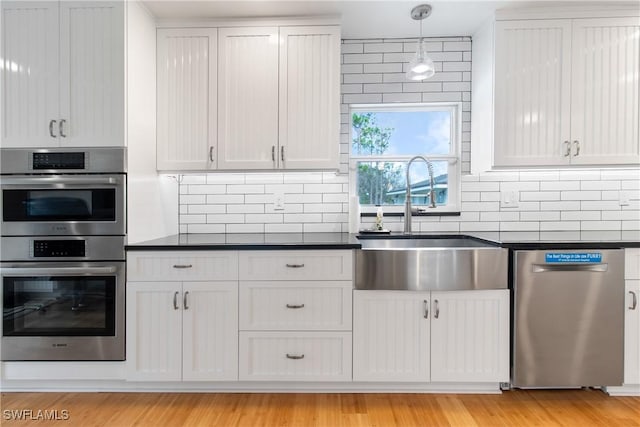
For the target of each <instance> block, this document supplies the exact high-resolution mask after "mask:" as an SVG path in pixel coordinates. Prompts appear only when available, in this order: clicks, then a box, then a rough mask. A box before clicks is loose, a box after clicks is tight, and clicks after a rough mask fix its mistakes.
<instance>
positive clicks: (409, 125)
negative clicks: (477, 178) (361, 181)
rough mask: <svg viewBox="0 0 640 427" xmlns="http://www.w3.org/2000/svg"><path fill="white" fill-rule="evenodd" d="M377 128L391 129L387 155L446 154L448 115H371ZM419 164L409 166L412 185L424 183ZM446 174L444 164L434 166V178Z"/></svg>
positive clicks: (417, 112) (408, 112) (388, 113)
mask: <svg viewBox="0 0 640 427" xmlns="http://www.w3.org/2000/svg"><path fill="white" fill-rule="evenodd" d="M374 114H375V117H376V122H377V124H378V126H380V127H381V128H392V129H393V132H392V135H391V139H390V141H389V142H390V144H389V145H390V147H389V150H388V151H387V152H386V153H385V154H389V155H394V154H396V155H413V154H423V155H426V156H427V157H428V154H449V144H450V135H451V114H450V112H448V111H403V112H375V113H374ZM419 163H422V162H416V163H414V164H413V165H412V166H411V179H412V181H413V182H416V181H418V180H423V179H426V177H427V176H428V175H427V168H426V165H424V164H422V165H421V164H419ZM446 172H447V165H446V162H437V163H435V164H434V173H435V175H440V174H443V173H446Z"/></svg>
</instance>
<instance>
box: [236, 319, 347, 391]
mask: <svg viewBox="0 0 640 427" xmlns="http://www.w3.org/2000/svg"><path fill="white" fill-rule="evenodd" d="M239 378H240V380H247V381H256V380H257V381H351V332H305V331H297V332H254V331H242V332H240V375H239Z"/></svg>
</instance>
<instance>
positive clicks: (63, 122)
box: [58, 119, 67, 138]
mask: <svg viewBox="0 0 640 427" xmlns="http://www.w3.org/2000/svg"><path fill="white" fill-rule="evenodd" d="M66 122H67V121H66V120H65V119H60V124H59V126H58V133H59V134H60V136H61V137H62V138H66V137H67V135H65V134H64V124H65V123H66Z"/></svg>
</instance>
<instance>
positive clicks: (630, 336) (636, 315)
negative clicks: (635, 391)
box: [624, 280, 640, 384]
mask: <svg viewBox="0 0 640 427" xmlns="http://www.w3.org/2000/svg"><path fill="white" fill-rule="evenodd" d="M624 383H625V384H640V280H627V281H626V307H625V318H624Z"/></svg>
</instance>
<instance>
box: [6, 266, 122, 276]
mask: <svg viewBox="0 0 640 427" xmlns="http://www.w3.org/2000/svg"><path fill="white" fill-rule="evenodd" d="M116 271H117V267H115V266H110V267H53V268H47V267H45V268H39V267H2V268H0V273H2V274H3V275H6V276H35V275H43V274H50V275H54V276H62V275H66V276H87V275H90V274H113V273H115V272H116Z"/></svg>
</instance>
